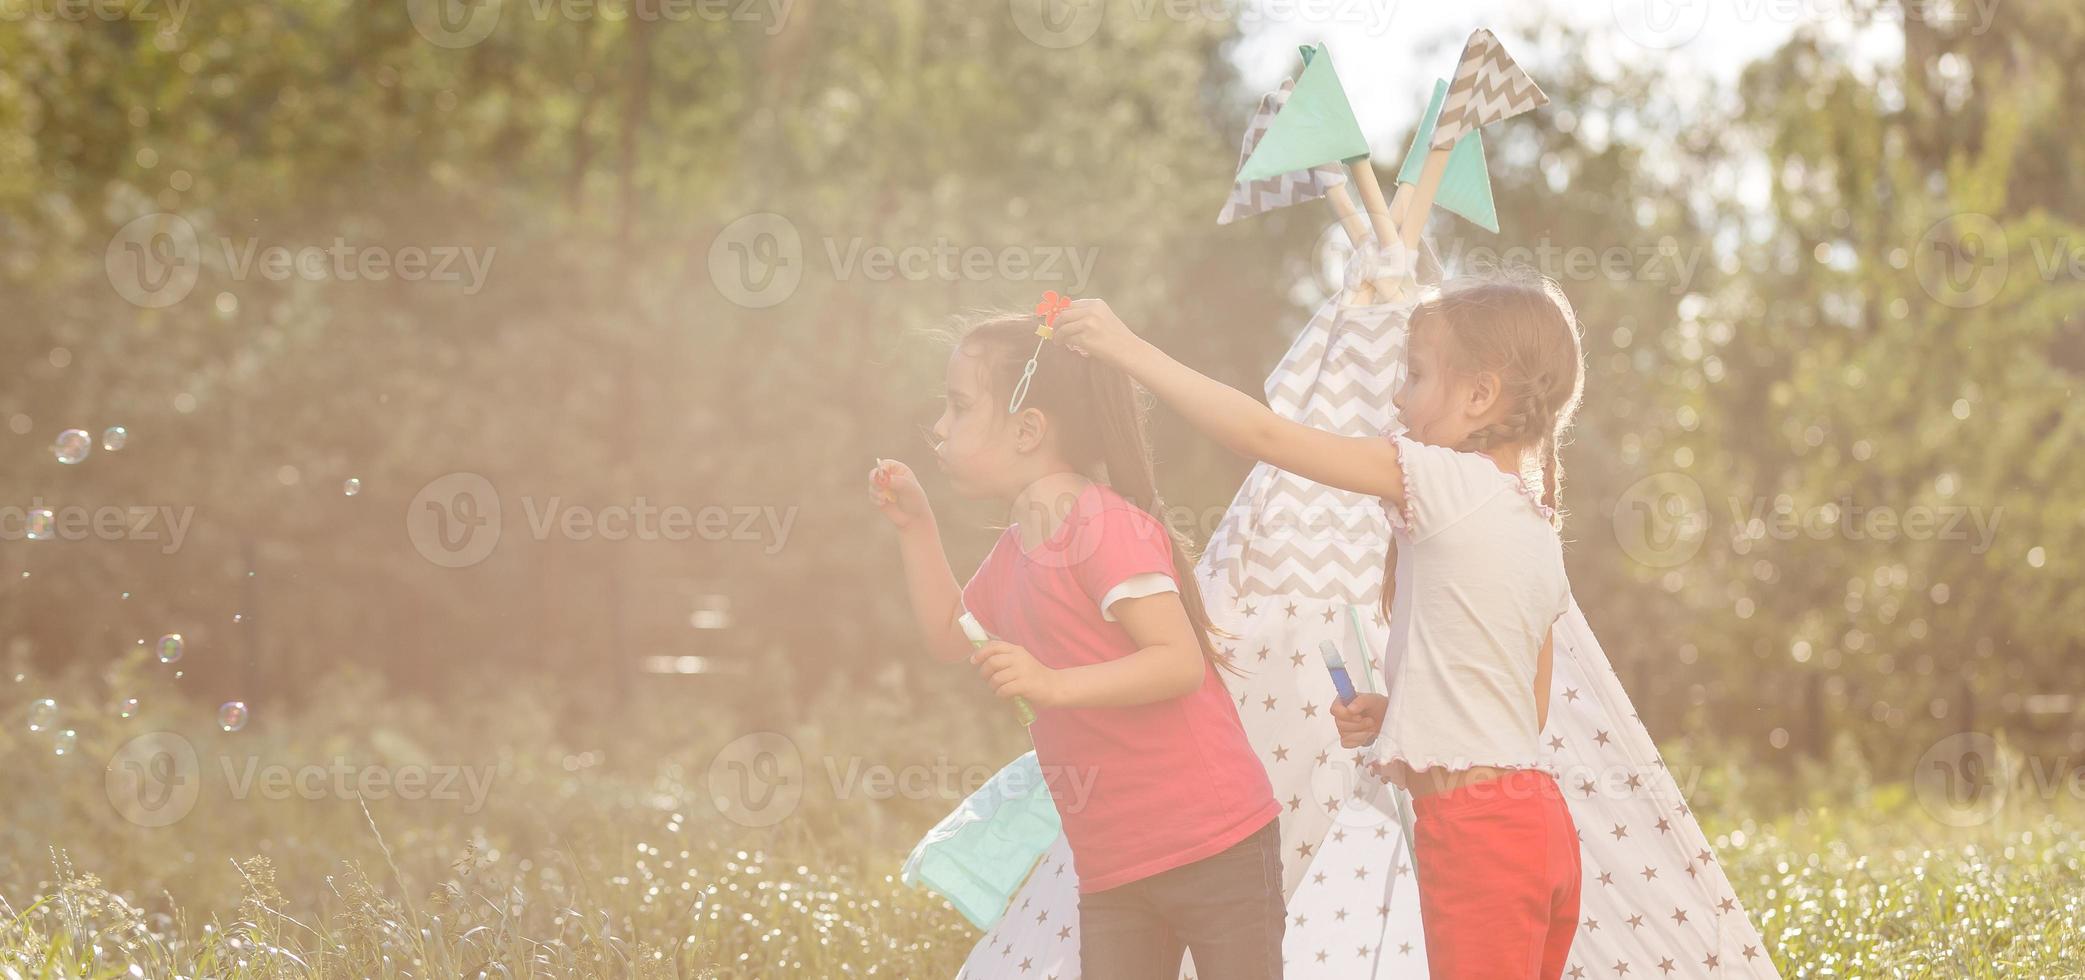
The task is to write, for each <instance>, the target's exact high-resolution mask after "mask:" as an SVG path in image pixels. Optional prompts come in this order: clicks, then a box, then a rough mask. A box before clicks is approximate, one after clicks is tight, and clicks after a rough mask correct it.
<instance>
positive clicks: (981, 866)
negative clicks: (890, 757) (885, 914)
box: [902, 752, 1064, 929]
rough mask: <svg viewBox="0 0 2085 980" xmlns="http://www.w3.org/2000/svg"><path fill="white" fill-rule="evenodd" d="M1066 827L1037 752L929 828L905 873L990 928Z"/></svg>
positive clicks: (974, 922) (914, 883)
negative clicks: (1045, 778) (1058, 811)
mask: <svg viewBox="0 0 2085 980" xmlns="http://www.w3.org/2000/svg"><path fill="white" fill-rule="evenodd" d="M1063 832H1064V824H1063V821H1062V820H1061V819H1060V818H1059V817H1058V814H1057V803H1056V801H1054V800H1052V799H1051V798H1050V788H1049V786H1048V785H1046V784H1045V783H1044V782H1043V776H1042V766H1041V765H1040V764H1038V763H1037V762H1036V760H1035V753H1033V752H1029V753H1027V754H1026V755H1023V756H1021V757H1020V758H1018V759H1015V760H1014V761H1012V762H1010V763H1008V764H1007V765H1006V768H1004V769H1001V770H999V772H998V773H997V774H995V775H994V776H993V777H992V778H991V779H990V780H989V781H987V782H986V783H985V784H984V785H983V786H980V787H978V790H977V792H975V793H972V794H970V796H969V798H968V799H965V800H964V801H963V803H962V805H961V806H958V807H956V809H955V812H953V813H950V814H949V815H948V816H946V817H943V818H941V822H940V823H938V824H935V825H934V829H932V830H929V831H927V835H926V836H925V837H923V838H920V842H919V843H918V844H916V845H914V846H913V848H912V854H911V856H910V857H907V858H906V859H905V870H904V873H903V875H902V877H903V879H904V882H905V883H906V884H907V885H911V886H912V887H914V888H922V887H923V888H926V889H927V890H929V891H932V892H934V893H935V894H938V895H940V896H941V897H943V898H946V899H948V902H949V904H950V905H953V906H955V907H956V911H958V912H961V913H963V918H966V919H969V920H970V924H971V925H974V926H976V927H978V928H979V929H990V928H992V926H993V925H994V924H995V923H997V922H998V921H999V918H1000V916H1002V915H1005V914H1006V906H1007V904H1008V903H1010V902H1012V901H1013V897H1014V892H1015V891H1016V890H1018V889H1019V888H1020V887H1021V882H1023V881H1025V880H1027V878H1028V872H1029V871H1031V870H1033V869H1034V868H1035V863H1036V862H1037V861H1040V860H1042V856H1043V854H1044V853H1046V852H1048V851H1049V849H1050V845H1052V844H1054V843H1056V841H1057V838H1058V836H1059V835H1060V834H1062V833H1063Z"/></svg>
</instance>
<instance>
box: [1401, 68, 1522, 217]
mask: <svg viewBox="0 0 2085 980" xmlns="http://www.w3.org/2000/svg"><path fill="white" fill-rule="evenodd" d="M1447 98H1448V83H1447V82H1438V81H1437V82H1435V83H1433V101H1432V102H1430V103H1428V104H1427V106H1426V118H1425V119H1422V120H1420V121H1419V132H1417V133H1416V134H1414V135H1413V136H1412V148H1411V150H1410V151H1409V152H1407V153H1406V154H1405V157H1404V166H1403V167H1401V168H1399V169H1398V171H1397V182H1398V183H1400V184H1416V183H1418V182H1419V172H1420V171H1422V170H1425V169H1426V147H1427V146H1428V145H1429V144H1431V143H1432V142H1433V127H1434V123H1436V122H1438V121H1439V120H1440V118H1441V103H1442V102H1444V101H1446V100H1447ZM1433 203H1435V204H1438V205H1440V206H1441V207H1444V208H1447V209H1448V210H1450V211H1453V212H1455V213H1456V214H1459V215H1462V216H1463V217H1464V218H1467V219H1469V221H1470V222H1471V223H1473V224H1475V225H1477V226H1478V227H1480V228H1483V229H1484V230H1486V231H1489V232H1492V233H1493V234H1497V233H1498V230H1499V211H1498V206H1497V205H1495V204H1493V203H1492V200H1491V172H1490V171H1488V170H1486V169H1485V164H1484V137H1483V136H1482V135H1481V134H1479V133H1478V132H1477V130H1474V129H1472V130H1470V131H1469V132H1468V133H1466V134H1464V135H1463V138H1462V139H1459V140H1456V141H1455V149H1453V150H1450V151H1449V152H1448V169H1447V170H1445V171H1443V172H1442V173H1441V189H1440V191H1439V192H1437V193H1436V194H1435V195H1434V199H1433ZM1420 217H1421V218H1422V219H1423V218H1424V217H1425V216H1424V215H1421V216H1420Z"/></svg>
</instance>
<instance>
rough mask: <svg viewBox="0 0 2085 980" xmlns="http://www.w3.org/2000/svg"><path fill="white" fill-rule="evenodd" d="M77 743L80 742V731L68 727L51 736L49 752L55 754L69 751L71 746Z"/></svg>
mask: <svg viewBox="0 0 2085 980" xmlns="http://www.w3.org/2000/svg"><path fill="white" fill-rule="evenodd" d="M78 744H80V733H79V732H76V731H73V730H72V729H70V728H68V729H66V730H64V731H62V732H59V733H58V734H56V735H53V736H51V752H52V753H54V754H57V755H64V754H66V753H68V752H71V751H72V748H73V746H75V745H78Z"/></svg>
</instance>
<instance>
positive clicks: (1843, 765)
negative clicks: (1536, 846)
mask: <svg viewBox="0 0 2085 980" xmlns="http://www.w3.org/2000/svg"><path fill="white" fill-rule="evenodd" d="M107 686H108V685H107V684H106V683H105V681H104V680H94V681H92V682H88V681H85V680H81V679H73V680H69V681H68V680H56V679H50V678H38V677H28V676H25V678H24V680H23V681H21V682H16V683H13V684H9V683H8V680H7V678H5V677H4V676H0V722H4V724H0V764H4V765H5V766H6V772H7V773H8V774H9V779H8V783H9V786H8V788H7V794H8V795H7V799H6V801H5V803H4V805H0V828H4V829H0V976H6V977H122V976H142V977H163V976H178V977H206V976H207V977H225V978H242V977H282V976H291V977H307V976H309V977H428V976H437V977H446V976H467V977H481V976H482V977H523V976H572V975H579V976H590V975H604V976H639V977H775V976H815V977H829V976H892V977H934V976H950V975H953V974H954V972H955V970H956V968H957V967H958V966H959V965H960V963H961V962H962V960H963V957H964V956H965V954H966V953H967V952H968V950H969V947H970V945H971V943H972V942H973V941H974V939H975V935H976V934H975V932H974V930H972V929H971V927H970V926H969V925H968V924H967V923H966V922H964V920H963V919H962V918H961V917H960V916H958V915H957V914H956V913H955V912H953V911H952V910H951V909H949V908H948V906H947V905H946V904H945V903H943V902H941V901H939V900H937V899H935V898H934V897H933V896H931V895H927V894H925V893H921V892H918V891H914V890H912V889H909V888H907V887H905V886H904V885H903V884H901V883H899V882H898V881H897V880H896V873H897V869H898V865H899V863H900V861H901V860H902V859H903V855H904V852H905V850H906V849H907V848H908V847H909V846H910V844H911V843H912V841H913V840H914V839H915V838H916V837H917V835H918V834H919V833H920V832H921V831H922V830H923V829H925V828H926V827H927V826H928V825H929V824H930V823H931V822H932V821H933V820H934V819H935V818H937V817H939V816H940V815H941V814H942V813H943V812H945V811H946V810H947V808H948V807H950V806H951V805H953V804H954V803H955V802H956V801H957V800H958V799H960V798H961V796H962V795H963V793H964V792H965V791H967V789H968V788H969V782H968V780H973V779H974V778H976V776H977V774H980V773H984V772H989V771H990V770H991V769H993V768H996V766H997V765H998V764H999V763H1001V762H1003V761H1005V760H1006V759H1008V758H1010V757H1012V756H1013V755H1014V754H1016V753H1017V752H1018V751H1020V750H1021V748H1022V747H1023V745H1022V742H1021V740H1020V737H1019V732H1018V730H1017V727H1016V726H1013V725H1011V724H1009V723H1008V722H1007V720H1006V717H1005V715H1004V712H1003V711H1001V710H999V709H1000V706H998V705H996V704H992V703H990V702H985V701H981V700H980V699H978V698H976V697H975V696H973V695H971V694H968V693H960V692H952V693H949V694H947V695H946V696H943V695H938V694H937V695H933V696H929V697H922V696H920V695H916V694H912V693H909V691H910V690H911V689H910V688H908V687H907V686H906V685H903V684H899V683H897V682H896V681H895V679H894V678H893V679H886V680H885V681H879V682H877V683H874V684H871V685H869V686H868V688H867V689H863V688H862V687H858V686H857V687H854V688H849V689H846V690H835V691H832V692H829V693H827V694H825V695H822V696H819V697H816V698H813V699H811V700H810V701H808V702H804V703H793V704H790V705H789V706H787V709H786V711H784V710H783V709H782V708H781V707H779V706H778V707H775V708H774V709H773V710H772V711H770V710H769V709H768V708H766V707H764V706H765V705H768V704H771V703H772V702H771V701H770V700H769V699H770V698H772V697H774V694H773V692H762V691H738V692H720V691H716V690H712V689H694V688H687V687H673V686H661V687H655V688H646V689H642V690H640V691H638V692H637V693H635V694H634V695H632V696H631V697H629V698H628V699H626V700H624V701H621V702H619V703H618V704H617V705H616V706H615V710H614V711H601V710H589V709H584V708H582V707H579V706H578V705H576V704H575V703H574V702H573V701H572V700H571V699H570V698H569V697H567V696H565V695H562V694H559V693H556V692H552V691H531V690H528V689H526V688H524V687H522V686H518V685H516V684H513V683H503V684H501V685H500V686H499V687H498V689H497V690H496V691H492V690H488V691H474V692H457V693H455V694H454V695H452V696H449V697H445V698H444V699H443V700H442V702H441V703H439V704H437V703H433V702H427V701H400V700H397V699H394V698H392V697H390V696H388V695H387V694H386V693H385V692H383V691H382V690H380V689H379V688H378V687H377V686H376V685H375V684H374V683H373V682H370V681H368V680H367V679H366V678H358V677H356V676H354V675H352V674H343V675H341V676H339V677H336V678H331V679H328V680H327V681H325V682H324V683H322V684H320V685H318V687H319V689H321V690H323V691H324V692H325V694H324V695H323V696H322V697H316V698H312V699H310V700H308V701H305V702H301V703H297V704H294V705H291V704H280V705H277V704H267V703H262V704H256V705H254V706H253V709H254V721H253V723H252V724H251V725H250V726H249V727H248V728H247V729H246V730H244V731H239V732H230V733H227V732H222V731H218V730H216V729H215V728H214V726H212V725H211V724H210V721H211V714H212V711H211V709H210V708H209V707H208V706H207V705H198V704H195V703H193V702H192V701H191V700H189V699H186V698H184V697H183V696H182V695H181V694H180V693H179V692H178V691H176V690H171V689H163V688H155V687H150V686H149V685H147V686H146V687H145V688H144V690H145V691H146V693H144V694H140V695H139V696H140V697H141V700H142V701H143V703H144V709H143V711H142V713H141V714H140V715H139V716H138V717H134V718H129V719H120V718H117V717H116V716H115V714H114V713H112V712H109V711H105V710H100V709H98V708H94V707H91V706H92V705H96V704H100V703H106V695H107V694H108V693H109V692H108V691H107V690H106V689H105V688H107ZM130 686H131V687H136V686H137V685H130ZM39 697H56V698H57V699H58V700H59V701H60V702H61V705H64V706H65V707H64V712H65V720H64V721H62V722H61V726H60V727H64V728H71V729H73V730H75V731H76V732H77V738H78V744H77V746H76V747H74V748H73V750H72V751H70V752H68V753H66V754H64V755H57V754H54V752H53V747H54V743H53V742H52V741H51V733H50V732H38V733H29V732H27V730H26V726H25V725H24V723H23V713H24V712H25V711H26V709H27V705H28V703H29V702H30V701H31V700H33V699H35V698H39ZM726 706H728V708H727V707H726ZM775 715H779V716H775ZM764 716H771V717H769V718H768V720H765V721H761V720H759V719H762V718H763V717H764ZM744 718H752V719H756V722H755V723H754V724H748V723H746V722H745V721H743V720H742V719H744ZM760 728H771V729H772V730H775V731H778V732H784V733H786V734H787V736H788V738H789V741H790V743H791V745H792V746H793V747H794V750H795V751H796V752H797V753H798V757H799V760H800V767H799V769H798V770H796V771H797V772H798V774H799V777H800V778H799V780H798V782H799V783H800V788H801V790H802V792H803V796H802V801H801V803H800V804H798V805H797V806H796V807H795V808H794V810H793V811H790V812H789V813H788V814H787V816H786V817H785V818H783V819H780V820H778V821H776V822H773V823H771V824H766V825H761V824H763V823H764V821H760V820H744V819H741V820H738V821H734V820H733V819H731V818H730V817H727V816H726V815H725V813H724V812H723V811H720V809H719V807H718V806H717V805H716V802H715V799H716V797H717V796H718V795H719V794H722V795H724V796H726V797H729V796H730V795H731V794H733V793H735V792H737V790H736V789H734V783H733V780H731V779H729V778H725V777H727V776H729V775H731V774H730V773H726V772H724V771H723V770H722V769H719V770H716V771H713V770H712V766H711V763H712V761H713V760H715V759H716V758H718V753H719V750H720V749H721V748H722V747H724V746H726V745H727V744H729V743H731V741H732V740H733V739H735V738H738V737H740V736H741V735H743V734H745V733H747V732H749V731H753V730H757V729H760ZM150 731H169V732H173V733H176V734H178V735H180V736H182V737H183V738H186V739H187V740H189V742H190V744H192V745H193V746H194V748H195V750H196V753H197V756H198V758H199V760H200V763H201V764H200V769H199V772H198V778H199V779H200V782H201V785H200V790H199V796H198V798H197V801H196V804H195V806H194V808H193V809H192V810H191V811H189V812H188V813H187V814H186V815H185V816H184V817H183V818H182V819H180V820H178V821H175V822H173V823H171V824H169V825H167V826H163V827H149V826H139V825H137V824H135V823H133V822H131V821H130V820H127V819H125V817H124V816H123V815H122V814H121V813H120V812H119V809H118V807H116V806H115V805H112V803H111V801H110V791H109V783H108V782H107V780H106V778H105V777H106V775H107V773H106V770H107V768H108V766H109V762H110V760H111V759H112V758H117V757H118V755H117V754H118V752H119V750H120V749H121V748H122V746H123V745H124V744H125V743H126V742H127V741H128V740H129V739H131V738H134V737H136V736H137V735H139V734H142V733H145V732H150ZM1690 748H1693V749H1696V750H1697V751H1695V752H1693V753H1691V754H1692V755H1695V756H1698V757H1700V758H1702V759H1710V758H1714V754H1713V753H1709V752H1706V751H1700V750H1699V747H1698V746H1685V745H1679V746H1674V747H1673V751H1672V755H1673V758H1674V759H1675V760H1677V761H1680V762H1682V763H1684V762H1685V760H1686V758H1687V757H1688V756H1689V755H1690V752H1689V749H1690ZM335 760H339V762H338V763H336V761H335ZM276 764H280V765H283V766H286V767H292V768H294V767H298V766H316V767H321V768H324V767H329V766H336V765H337V766H339V767H341V768H344V769H346V770H347V771H349V772H353V773H359V772H362V771H364V769H365V768H368V769H374V770H377V771H381V772H384V773H388V774H392V775H395V774H397V773H400V772H405V771H408V770H410V769H412V768H413V767H415V766H419V767H430V768H431V767H438V766H444V765H448V766H483V767H485V770H484V771H486V772H489V773H490V774H491V777H490V779H491V781H490V783H489V786H488V787H487V792H486V793H485V794H484V795H483V796H482V798H476V797H470V796H468V795H467V794H465V795H460V796H458V797H457V798H444V799H419V800H413V799H399V798H397V797H398V795H399V793H398V791H396V790H392V791H389V792H385V793H376V794H371V793H367V792H362V789H364V788H367V787H358V786H355V785H352V784H350V785H349V787H348V790H347V791H345V792H340V791H338V788H337V787H336V786H334V785H330V784H329V785H327V786H325V787H323V788H322V789H321V790H320V791H319V792H316V793H312V794H307V795H308V797H309V798H307V795H300V794H299V793H298V792H296V791H295V789H294V787H293V789H292V791H291V792H290V793H289V794H288V796H287V797H286V798H268V797H269V796H270V795H271V794H269V793H267V792H264V791H263V790H262V789H261V788H260V787H261V786H263V785H264V784H263V783H261V782H260V781H259V778H260V777H258V776H255V777H254V778H253V779H252V780H249V781H247V782H246V788H245V791H244V793H243V796H242V794H241V793H240V791H239V789H238V787H239V785H240V783H241V778H242V775H243V774H244V773H246V772H247V771H248V770H249V769H251V770H253V771H256V772H260V771H265V770H266V767H268V766H270V765H276ZM877 766H884V767H889V768H890V769H892V770H897V771H899V772H909V773H911V774H912V775H913V776H914V777H916V778H915V779H914V780H913V782H912V783H910V784H907V783H906V782H905V781H904V780H902V779H901V780H899V781H897V782H896V783H894V784H893V785H892V786H891V787H890V788H889V789H890V791H889V792H886V791H885V790H884V789H883V788H879V784H878V783H877V782H876V781H875V780H874V779H873V778H868V777H866V775H865V774H867V773H868V772H870V771H871V770H873V769H874V768H875V767H877ZM906 767H910V768H909V769H908V768H906ZM964 767H973V768H970V769H968V770H965V769H964ZM951 773H953V774H954V777H953V778H951ZM1769 787H1771V790H1770V791H1769V789H1768V788H1769ZM452 788H453V787H452ZM273 795H277V796H280V795H282V794H273ZM2057 796H2058V798H2057V799H2054V800H2050V799H2042V798H2037V797H2031V796H2030V797H2026V798H2019V799H2015V800H2013V801H2012V802H2010V803H2009V804H2008V806H2007V808H2006V809H2004V810H2003V811H2001V812H2000V813H1998V814H1997V815H1996V816H1995V817H1994V819H1992V820H1991V821H1989V822H1988V823H1985V824H1982V825H1978V826H1974V827H1968V828H1961V829H1955V828H1948V827H1944V826H1942V825H1941V824H1939V823H1937V822H1935V821H1934V820H1932V819H1931V818H1930V817H1929V816H1927V815H1926V814H1925V813H1924V812H1923V811H1922V810H1921V809H1920V807H1919V805H1918V803H1917V801H1916V800H1914V799H1912V797H1911V794H1910V793H1909V792H1908V791H1907V790H1906V789H1905V788H1904V787H1903V785H1902V784H1901V782H1891V781H1888V780H1877V779H1875V778H1874V777H1873V775H1872V774H1869V773H1867V772H1865V770H1863V769H1862V767H1861V766H1860V765H1859V762H1858V760H1857V759H1834V760H1832V761H1831V762H1830V763H1827V764H1820V765H1817V766H1813V767H1811V768H1810V769H1808V770H1806V771H1797V772H1795V773H1793V774H1789V773H1786V772H1782V773H1777V775H1776V778H1774V779H1763V778H1760V776H1759V775H1758V774H1757V772H1756V771H1754V770H1749V769H1747V768H1745V767H1741V766H1737V765H1734V764H1718V765H1715V766H1712V767H1711V768H1709V769H1708V771H1707V773H1706V775H1705V777H1704V778H1703V779H1702V781H1701V782H1700V784H1699V785H1698V786H1697V787H1696V788H1695V790H1694V802H1695V810H1696V812H1697V813H1698V814H1700V815H1701V816H1702V818H1703V821H1704V823H1705V824H1706V825H1707V829H1708V830H1709V833H1710V834H1711V835H1712V836H1713V837H1715V838H1716V839H1717V842H1718V845H1719V847H1720V848H1721V852H1722V859H1723V861H1724V863H1725V866H1726V867H1727V868H1728V869H1729V871H1730V874H1731V877H1732V880H1733V882H1734V883H1735V884H1736V885H1737V887H1738V889H1739V891H1740V893H1741V898H1742V899H1743V900H1744V901H1745V902H1746V903H1747V906H1748V908H1749V909H1750V911H1751V912H1752V913H1753V915H1754V916H1755V918H1756V921H1757V922H1758V924H1759V925H1760V927H1761V930H1762V931H1763V932H1764V933H1765V935H1766V936H1767V939H1768V941H1769V944H1770V946H1771V949H1770V952H1771V954H1772V955H1773V956H1774V957H1775V959H1776V962H1777V963H1778V964H1779V965H1780V966H1781V968H1782V970H1783V972H1784V974H1786V975H1788V976H1819V977H1853V976H1892V977H1896V976H1901V977H1951V978H1952V977H2029V976H2031V977H2065V976H2072V977H2075V976H2079V975H2080V974H2079V967H2078V965H2077V963H2078V959H2079V955H2078V951H2079V950H2085V908H2081V905H2085V871H2081V860H2085V823H2081V821H2080V819H2079V818H2080V817H2081V815H2085V807H2081V806H2080V805H2079V804H2078V802H2077V801H2076V800H2074V799H2070V798H2069V797H2068V795H2067V794H2057ZM732 812H734V813H739V812H742V811H738V810H734V811H732Z"/></svg>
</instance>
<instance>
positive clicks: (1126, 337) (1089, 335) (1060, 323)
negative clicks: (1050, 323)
mask: <svg viewBox="0 0 2085 980" xmlns="http://www.w3.org/2000/svg"><path fill="white" fill-rule="evenodd" d="M1050 337H1051V339H1053V340H1058V341H1061V342H1063V343H1064V345H1065V346H1066V347H1069V348H1071V350H1072V351H1073V352H1075V353H1077V354H1080V355H1082V356H1087V357H1098V358H1100V359H1101V361H1102V362H1103V363H1106V364H1111V365H1114V366H1115V367H1126V366H1127V362H1128V361H1129V360H1130V359H1131V358H1133V357H1134V356H1135V355H1136V353H1137V351H1138V350H1139V349H1141V348H1142V347H1143V346H1144V339H1143V338H1141V337H1138V336H1137V335H1136V334H1135V333H1134V332H1132V331H1131V330H1130V329H1129V326H1128V325H1127V324H1125V323H1123V322H1122V318H1121V317H1119V316H1116V315H1115V311H1114V310H1111V309H1109V308H1108V303H1107V301H1106V300H1099V299H1079V300H1073V301H1072V304H1071V306H1069V307H1067V308H1066V309H1065V311H1064V312H1062V313H1059V314H1057V326H1056V328H1055V329H1054V331H1053V332H1052V333H1051V334H1050Z"/></svg>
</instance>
